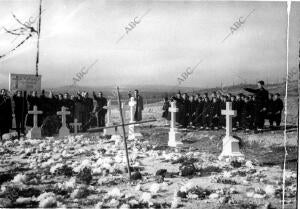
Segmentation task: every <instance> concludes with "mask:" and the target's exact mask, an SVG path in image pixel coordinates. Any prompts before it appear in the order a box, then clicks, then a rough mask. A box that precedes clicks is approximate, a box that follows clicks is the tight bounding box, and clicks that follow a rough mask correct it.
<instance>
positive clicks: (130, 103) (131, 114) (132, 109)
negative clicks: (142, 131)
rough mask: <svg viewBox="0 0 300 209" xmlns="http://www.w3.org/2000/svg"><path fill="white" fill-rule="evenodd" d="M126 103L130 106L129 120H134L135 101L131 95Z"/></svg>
mask: <svg viewBox="0 0 300 209" xmlns="http://www.w3.org/2000/svg"><path fill="white" fill-rule="evenodd" d="M128 105H129V106H130V122H134V113H135V109H134V107H135V105H136V101H135V100H134V98H133V97H131V98H130V101H129V102H128Z"/></svg>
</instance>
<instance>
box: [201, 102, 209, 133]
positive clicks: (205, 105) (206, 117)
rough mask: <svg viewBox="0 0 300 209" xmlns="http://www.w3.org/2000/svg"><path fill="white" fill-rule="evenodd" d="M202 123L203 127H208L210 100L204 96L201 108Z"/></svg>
mask: <svg viewBox="0 0 300 209" xmlns="http://www.w3.org/2000/svg"><path fill="white" fill-rule="evenodd" d="M202 124H203V127H204V128H205V129H207V130H208V129H209V127H210V101H209V98H208V97H206V96H205V97H204V102H203V110H202Z"/></svg>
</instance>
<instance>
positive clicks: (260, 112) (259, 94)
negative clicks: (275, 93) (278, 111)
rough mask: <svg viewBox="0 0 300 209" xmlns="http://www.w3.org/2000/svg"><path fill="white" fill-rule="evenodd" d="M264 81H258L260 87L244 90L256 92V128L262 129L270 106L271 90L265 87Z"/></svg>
mask: <svg viewBox="0 0 300 209" xmlns="http://www.w3.org/2000/svg"><path fill="white" fill-rule="evenodd" d="M264 84H265V83H264V81H259V82H257V85H258V89H251V88H245V89H244V90H246V91H248V92H251V93H254V94H255V129H256V130H257V131H262V129H263V128H264V123H265V117H266V113H267V108H268V95H269V92H268V91H267V90H265V89H264Z"/></svg>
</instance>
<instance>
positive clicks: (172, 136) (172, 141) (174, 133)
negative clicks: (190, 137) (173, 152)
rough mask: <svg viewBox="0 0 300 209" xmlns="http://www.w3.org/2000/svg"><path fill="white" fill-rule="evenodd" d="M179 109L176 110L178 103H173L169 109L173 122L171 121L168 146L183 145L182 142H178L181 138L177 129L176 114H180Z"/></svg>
mask: <svg viewBox="0 0 300 209" xmlns="http://www.w3.org/2000/svg"><path fill="white" fill-rule="evenodd" d="M178 111H179V110H178V108H176V101H173V102H171V107H170V108H169V112H170V113H171V121H170V132H169V141H168V146H170V147H176V146H178V145H182V142H180V141H177V139H178V138H180V135H181V134H180V132H178V129H177V128H176V112H178Z"/></svg>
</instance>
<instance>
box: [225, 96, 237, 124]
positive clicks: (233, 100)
mask: <svg viewBox="0 0 300 209" xmlns="http://www.w3.org/2000/svg"><path fill="white" fill-rule="evenodd" d="M230 102H231V103H232V109H233V110H236V109H237V103H236V97H235V96H234V95H230ZM225 109H226V107H225ZM236 128H237V119H236V117H233V118H232V130H236Z"/></svg>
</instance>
